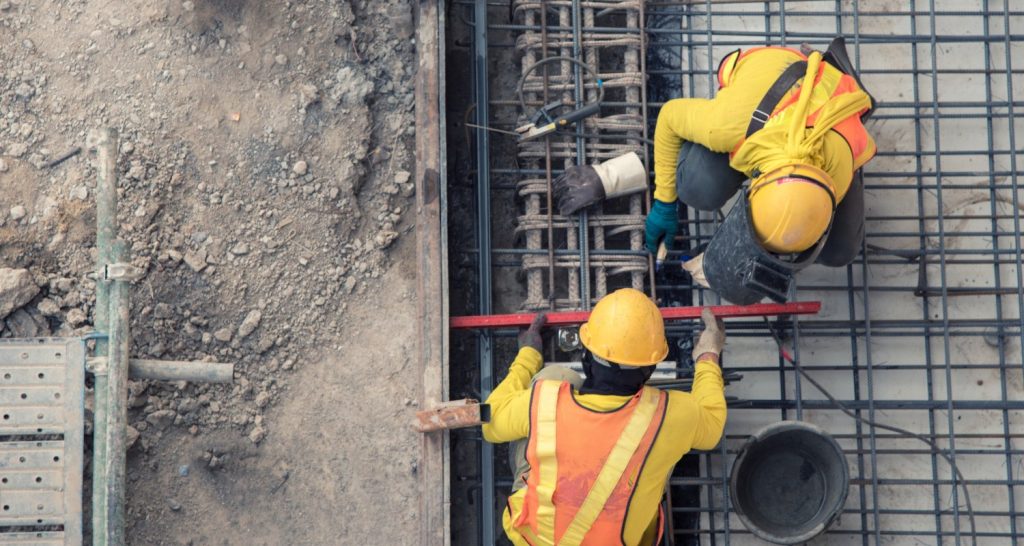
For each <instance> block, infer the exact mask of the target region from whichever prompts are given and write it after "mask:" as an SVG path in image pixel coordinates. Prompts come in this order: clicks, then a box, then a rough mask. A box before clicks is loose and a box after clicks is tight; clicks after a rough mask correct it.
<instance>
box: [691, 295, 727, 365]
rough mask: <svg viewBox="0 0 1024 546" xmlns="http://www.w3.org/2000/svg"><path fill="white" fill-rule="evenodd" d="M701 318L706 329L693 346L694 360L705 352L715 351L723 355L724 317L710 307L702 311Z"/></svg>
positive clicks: (716, 353)
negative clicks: (713, 311) (721, 317)
mask: <svg viewBox="0 0 1024 546" xmlns="http://www.w3.org/2000/svg"><path fill="white" fill-rule="evenodd" d="M700 319H701V320H702V321H704V331H703V332H701V333H700V339H698V340H697V344H696V345H694V347H693V360H694V362H696V361H697V359H698V358H699V357H700V355H702V354H704V353H714V354H715V356H718V357H721V356H722V347H725V324H724V323H723V322H722V319H720V318H718V317H716V316H715V314H714V313H712V312H711V308H710V307H705V308H704V310H703V311H701V312H700Z"/></svg>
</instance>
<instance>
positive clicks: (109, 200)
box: [91, 128, 124, 546]
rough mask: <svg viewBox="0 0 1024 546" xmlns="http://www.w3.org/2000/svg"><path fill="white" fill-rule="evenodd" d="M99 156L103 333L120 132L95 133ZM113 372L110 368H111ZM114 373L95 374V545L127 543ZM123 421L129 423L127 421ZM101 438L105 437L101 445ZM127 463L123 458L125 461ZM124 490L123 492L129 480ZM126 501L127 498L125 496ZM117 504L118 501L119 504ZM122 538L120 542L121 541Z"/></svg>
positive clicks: (101, 347) (102, 347)
mask: <svg viewBox="0 0 1024 546" xmlns="http://www.w3.org/2000/svg"><path fill="white" fill-rule="evenodd" d="M91 140H92V141H93V145H94V147H93V150H94V151H95V158H96V250H97V256H96V271H97V272H98V273H99V274H97V276H96V308H95V311H94V316H93V326H94V327H95V328H96V330H97V331H100V332H108V331H110V325H111V324H110V322H111V321H110V318H111V317H110V315H111V313H110V310H111V309H110V304H111V297H110V292H111V284H112V283H111V282H110V281H109V280H108V279H107V278H106V277H105V275H103V274H102V273H101V272H102V271H104V270H105V269H106V266H107V264H110V263H113V262H115V261H116V258H115V255H114V237H115V234H116V233H117V150H118V135H117V131H115V130H114V129H110V128H106V129H101V130H98V131H96V132H94V133H93V135H91ZM109 352H110V351H109V343H108V340H107V339H104V338H102V337H101V338H99V339H97V340H96V348H95V354H96V355H97V356H99V357H107V356H109ZM108 369H109V367H108ZM108 369H97V370H95V371H94V375H95V384H94V385H95V387H94V390H95V413H94V427H93V438H94V440H93V460H92V478H93V488H92V535H93V544H94V545H96V546H106V545H108V544H123V543H124V530H123V529H124V506H123V504H122V505H121V507H120V508H119V509H118V508H117V507H115V506H111V496H110V488H109V485H108V484H110V476H109V469H110V465H109V459H110V450H109V447H110V446H109V444H108V442H106V441H105V439H106V438H107V437H108V436H109V434H110V431H109V429H108V427H109V420H108V414H109V412H110V410H111V408H110V400H109V393H110V387H109V374H108ZM122 423H123V421H122ZM96 439H100V441H97V440H96ZM121 460H122V462H123V460H124V459H123V458H122V459H121ZM121 477H122V489H123V483H124V482H123V477H124V474H123V473H122V474H121ZM122 501H123V498H122ZM115 504H116V503H115ZM112 513H114V514H117V515H120V519H118V520H116V521H120V522H121V524H120V527H121V531H120V532H119V533H116V535H115V534H112V533H113V529H112V528H114V527H117V524H116V523H115V520H114V519H112V518H111V515H112ZM117 539H120V542H115V541H116V540H117Z"/></svg>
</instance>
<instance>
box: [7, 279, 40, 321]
mask: <svg viewBox="0 0 1024 546" xmlns="http://www.w3.org/2000/svg"><path fill="white" fill-rule="evenodd" d="M38 293H39V287H38V286H36V283H35V281H34V280H33V279H32V274H31V273H29V271H28V270H27V269H11V268H8V267H4V268H0V319H3V318H4V317H6V316H7V315H8V314H10V313H11V311H14V310H15V309H20V308H21V306H23V305H25V304H26V303H28V302H30V301H32V298H34V297H35V296H36V294H38Z"/></svg>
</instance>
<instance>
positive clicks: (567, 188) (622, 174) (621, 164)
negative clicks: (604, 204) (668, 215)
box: [551, 152, 647, 216]
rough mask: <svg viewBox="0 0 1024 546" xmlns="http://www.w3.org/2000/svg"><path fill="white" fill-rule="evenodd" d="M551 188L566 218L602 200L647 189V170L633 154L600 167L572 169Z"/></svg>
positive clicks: (621, 156) (630, 153)
mask: <svg viewBox="0 0 1024 546" xmlns="http://www.w3.org/2000/svg"><path fill="white" fill-rule="evenodd" d="M551 187H552V189H553V190H554V198H555V199H556V200H557V201H558V212H559V213H561V214H562V216H569V215H570V214H574V213H575V212H577V211H579V210H580V209H582V208H585V207H589V206H590V205H593V204H594V203H597V202H598V201H601V200H604V199H608V198H611V197H618V196H620V195H628V194H631V193H636V192H639V191H643V190H645V189H646V188H647V170H646V169H644V164H643V162H642V161H640V156H638V155H636V153H635V152H629V153H626V154H623V155H620V156H619V157H616V158H613V159H610V160H608V161H605V162H604V163H601V164H600V165H594V166H591V165H579V166H575V167H569V168H568V169H566V170H565V172H563V173H562V175H561V176H559V177H558V178H556V179H555V180H554V181H553V182H552V183H551Z"/></svg>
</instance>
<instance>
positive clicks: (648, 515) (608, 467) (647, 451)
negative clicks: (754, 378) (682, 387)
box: [483, 288, 726, 546]
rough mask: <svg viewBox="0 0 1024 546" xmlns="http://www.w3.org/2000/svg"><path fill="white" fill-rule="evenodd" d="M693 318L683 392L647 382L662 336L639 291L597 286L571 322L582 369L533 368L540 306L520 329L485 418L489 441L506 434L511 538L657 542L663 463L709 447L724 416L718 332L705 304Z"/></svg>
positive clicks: (653, 310) (660, 355) (592, 544)
mask: <svg viewBox="0 0 1024 546" xmlns="http://www.w3.org/2000/svg"><path fill="white" fill-rule="evenodd" d="M701 318H702V319H703V320H704V326H705V329H704V331H703V333H702V334H701V335H700V338H699V340H698V342H697V344H696V347H695V348H694V351H693V359H694V361H695V362H696V370H695V374H694V381H693V389H692V392H682V391H661V390H658V389H656V388H653V387H649V386H646V382H647V380H648V379H649V378H650V377H651V373H652V372H653V371H654V368H655V365H656V364H657V363H658V362H661V361H662V360H664V358H665V356H666V355H667V354H668V343H667V341H666V339H665V327H664V321H663V319H662V317H661V313H660V312H659V310H658V307H657V306H656V305H655V304H654V303H653V302H652V301H651V300H650V299H649V298H648V297H647V296H646V295H645V294H644V293H643V292H640V291H638V290H634V289H631V288H624V289H622V290H618V291H616V292H614V293H612V294H610V295H608V296H605V297H604V298H602V299H601V300H600V301H599V302H598V304H597V305H596V306H595V307H594V310H593V312H592V313H591V315H590V318H589V320H588V321H587V323H586V324H584V325H583V326H582V327H581V328H580V340H581V341H582V343H583V346H584V347H585V352H584V356H583V370H584V375H585V377H583V378H581V377H580V376H579V374H578V373H576V372H574V371H572V370H570V369H569V368H565V367H561V366H554V365H552V366H547V367H543V368H542V366H543V357H542V356H541V348H542V343H543V341H542V338H541V333H540V331H541V328H542V326H543V325H544V320H545V318H544V315H538V317H537V319H536V320H535V321H534V322H533V324H532V325H531V326H530V328H529V329H528V330H525V331H524V332H522V333H521V334H520V337H519V347H520V348H519V353H518V355H517V356H516V359H515V361H514V362H513V363H512V365H511V366H510V367H509V371H508V376H507V377H506V378H505V379H504V380H503V381H502V382H501V384H500V385H498V387H497V388H496V389H494V391H493V392H492V393H491V395H490V397H488V399H487V404H489V405H490V408H491V419H490V421H489V422H488V423H486V424H484V425H483V435H484V439H485V440H487V441H488V442H495V443H497V442H513V444H512V445H511V446H510V450H509V456H510V461H509V462H510V464H511V467H512V471H513V473H514V477H515V479H514V482H513V485H512V494H511V495H510V496H509V499H508V505H507V507H506V509H505V513H504V517H503V520H502V521H503V525H504V528H505V532H506V533H507V534H508V536H509V538H510V539H511V540H512V542H513V543H514V544H516V545H527V544H529V545H555V544H557V545H563V546H575V545H588V546H600V545H605V544H625V545H651V544H656V543H657V542H659V541H660V537H661V530H662V529H663V525H664V517H665V514H663V513H661V510H660V509H659V507H660V500H661V497H662V493H663V492H664V490H665V485H666V482H667V480H668V478H669V476H670V474H671V473H672V468H673V467H674V466H675V464H676V462H678V461H679V459H680V458H681V457H682V456H683V455H685V454H686V453H687V452H688V451H690V450H691V449H702V450H707V449H711V448H713V447H715V446H716V445H717V444H718V442H719V440H720V439H721V437H722V430H723V427H724V426H725V418H726V406H725V392H724V386H723V382H722V371H721V368H720V367H719V364H718V363H719V358H720V355H721V352H722V347H723V345H724V344H725V331H724V328H723V325H722V322H721V320H720V319H716V318H715V317H714V315H713V314H712V313H711V310H710V309H705V310H704V312H703V314H702V315H701Z"/></svg>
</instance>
